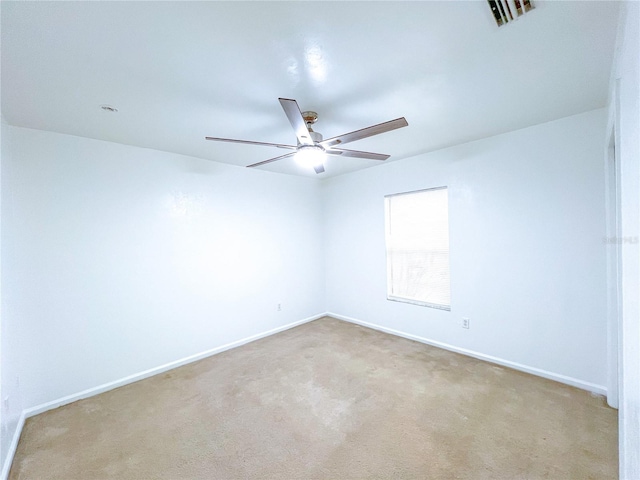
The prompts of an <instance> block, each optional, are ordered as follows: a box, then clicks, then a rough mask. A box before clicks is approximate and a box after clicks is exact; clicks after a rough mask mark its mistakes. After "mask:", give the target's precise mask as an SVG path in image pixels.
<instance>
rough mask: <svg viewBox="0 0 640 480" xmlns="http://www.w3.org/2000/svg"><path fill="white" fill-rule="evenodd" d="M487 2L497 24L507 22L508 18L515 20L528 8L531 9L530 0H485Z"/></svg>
mask: <svg viewBox="0 0 640 480" xmlns="http://www.w3.org/2000/svg"><path fill="white" fill-rule="evenodd" d="M487 2H488V3H489V7H490V8H491V13H493V17H494V18H495V19H496V23H497V24H498V26H501V25H504V24H505V23H509V21H510V20H515V19H516V18H518V17H519V16H521V15H524V14H525V13H527V12H528V11H529V10H533V3H532V2H531V0H487ZM514 14H515V15H516V16H515V17H514Z"/></svg>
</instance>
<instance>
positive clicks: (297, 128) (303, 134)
mask: <svg viewBox="0 0 640 480" xmlns="http://www.w3.org/2000/svg"><path fill="white" fill-rule="evenodd" d="M278 100H280V105H282V109H283V110H284V113H285V114H286V115H287V118H288V119H289V123H291V126H292V127H293V131H294V132H296V137H297V138H298V141H299V142H300V143H301V144H302V145H313V139H312V138H311V135H309V129H308V128H307V124H306V122H305V121H304V118H302V112H301V111H300V107H298V102H296V101H295V100H291V99H290V98H279V99H278Z"/></svg>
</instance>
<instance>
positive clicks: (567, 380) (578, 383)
mask: <svg viewBox="0 0 640 480" xmlns="http://www.w3.org/2000/svg"><path fill="white" fill-rule="evenodd" d="M327 316H329V317H333V318H337V319H338V320H343V321H345V322H349V323H355V324H357V325H361V326H363V327H368V328H372V329H374V330H379V331H381V332H385V333H390V334H392V335H397V336H399V337H403V338H407V339H409V340H415V341H416V342H420V343H425V344H427V345H432V346H434V347H438V348H443V349H445V350H449V351H451V352H455V353H461V354H463V355H467V356H469V357H474V358H477V359H479V360H484V361H487V362H491V363H496V364H498V365H502V366H504V367H509V368H513V369H514V370H520V371H521V372H526V373H530V374H532V375H537V376H539V377H543V378H547V379H549V380H554V381H556V382H560V383H564V384H566V385H571V386H572V387H577V388H580V389H582V390H587V391H589V392H593V393H597V394H599V395H606V394H607V388H606V387H604V386H602V385H597V384H595V383H590V382H585V381H582V380H579V379H577V378H573V377H568V376H566V375H561V374H559V373H553V372H549V371H547V370H542V369H540V368H535V367H530V366H528V365H523V364H521V363H516V362H512V361H510V360H504V359H502V358H498V357H494V356H491V355H485V354H484V353H479V352H475V351H473V350H467V349H466V348H460V347H456V346H453V345H449V344H447V343H443V342H438V341H435V340H430V339H428V338H423V337H419V336H417V335H412V334H410V333H405V332H401V331H399V330H393V329H391V328H387V327H382V326H380V325H376V324H374V323H369V322H364V321H362V320H358V319H357V318H352V317H346V316H344V315H338V314H337V313H331V312H328V313H327Z"/></svg>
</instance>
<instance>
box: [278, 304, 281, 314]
mask: <svg viewBox="0 0 640 480" xmlns="http://www.w3.org/2000/svg"><path fill="white" fill-rule="evenodd" d="M278 311H279V312H281V311H282V304H281V303H279V304H278Z"/></svg>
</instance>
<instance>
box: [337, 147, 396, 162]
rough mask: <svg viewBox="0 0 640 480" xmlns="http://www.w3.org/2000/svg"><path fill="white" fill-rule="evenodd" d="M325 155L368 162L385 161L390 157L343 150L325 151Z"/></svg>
mask: <svg viewBox="0 0 640 480" xmlns="http://www.w3.org/2000/svg"><path fill="white" fill-rule="evenodd" d="M324 153H326V154H327V155H340V156H341V157H354V158H368V159H369V160H386V159H387V158H389V157H390V156H391V155H385V154H384V153H371V152H359V151H357V150H345V149H344V148H334V149H331V150H325V152H324Z"/></svg>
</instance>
